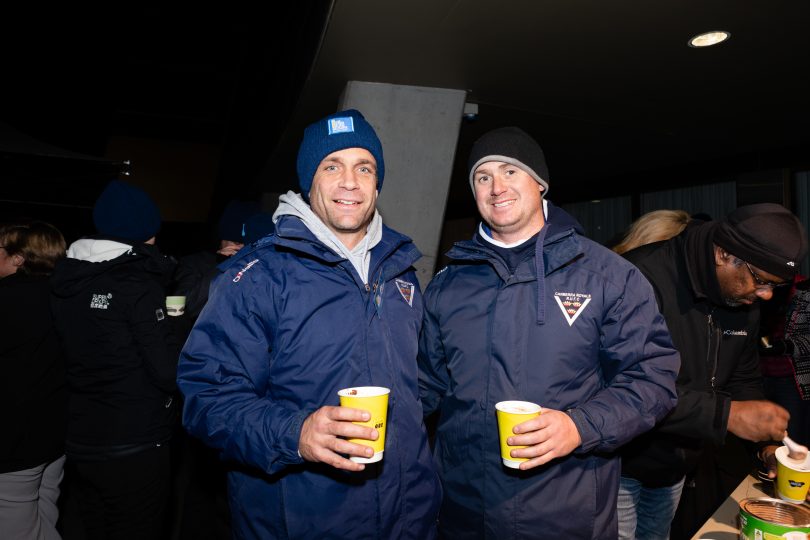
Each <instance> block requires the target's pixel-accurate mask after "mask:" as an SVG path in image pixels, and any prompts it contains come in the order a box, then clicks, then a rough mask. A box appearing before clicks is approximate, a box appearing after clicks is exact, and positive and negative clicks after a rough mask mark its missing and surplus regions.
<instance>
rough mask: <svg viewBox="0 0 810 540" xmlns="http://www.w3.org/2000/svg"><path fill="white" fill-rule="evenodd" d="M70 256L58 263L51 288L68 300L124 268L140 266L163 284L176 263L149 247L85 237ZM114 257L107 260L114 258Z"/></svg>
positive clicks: (148, 245)
mask: <svg viewBox="0 0 810 540" xmlns="http://www.w3.org/2000/svg"><path fill="white" fill-rule="evenodd" d="M68 254H69V256H68V257H67V258H64V259H62V260H60V261H59V262H57V263H56V267H55V268H54V272H53V275H52V276H51V285H52V288H53V293H54V294H55V295H56V296H57V297H60V298H67V297H70V296H74V295H76V294H79V293H81V292H82V291H83V290H84V289H85V288H86V286H87V284H88V283H89V282H92V281H93V280H95V279H97V278H98V277H99V276H100V275H102V274H104V273H106V272H109V271H110V270H112V269H114V268H118V267H122V266H125V265H133V266H137V267H138V269H139V270H140V271H142V272H146V273H147V274H150V275H152V276H153V277H154V278H155V279H157V280H158V281H159V282H160V283H162V284H163V285H167V284H168V283H169V280H170V279H171V275H172V272H173V270H174V267H175V264H176V262H175V260H174V259H173V258H171V257H168V256H166V255H163V254H162V253H160V251H159V250H158V248H157V247H156V246H153V245H150V244H135V245H127V244H122V243H121V242H118V241H115V240H110V239H106V238H82V239H80V240H77V241H76V242H74V243H73V244H71V246H70V249H69V250H68ZM111 256H112V258H108V257H111Z"/></svg>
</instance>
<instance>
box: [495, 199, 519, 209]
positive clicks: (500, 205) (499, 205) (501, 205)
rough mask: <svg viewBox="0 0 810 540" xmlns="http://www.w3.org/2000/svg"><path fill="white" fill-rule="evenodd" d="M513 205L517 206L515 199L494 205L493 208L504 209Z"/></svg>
mask: <svg viewBox="0 0 810 540" xmlns="http://www.w3.org/2000/svg"><path fill="white" fill-rule="evenodd" d="M512 204H515V200H514V199H510V200H508V201H502V202H497V203H492V206H494V207H495V208H504V207H505V206H510V205H512Z"/></svg>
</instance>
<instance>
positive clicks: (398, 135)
mask: <svg viewBox="0 0 810 540" xmlns="http://www.w3.org/2000/svg"><path fill="white" fill-rule="evenodd" d="M465 99H466V92H465V91H463V90H448V89H445V88H425V87H419V86H401V85H394V84H383V83H371V82H360V81H349V82H348V83H347V84H346V87H345V88H344V90H343V94H342V96H341V98H340V103H339V106H338V109H339V110H343V109H358V110H359V111H361V112H362V113H363V116H365V117H366V119H367V120H368V121H369V122H370V123H371V125H372V126H374V129H375V130H376V131H377V135H378V136H379V137H380V140H381V141H382V145H383V155H384V156H385V183H384V184H383V189H382V192H381V193H380V198H379V199H378V202H377V208H378V209H379V210H380V213H381V214H382V216H383V222H384V223H385V224H386V225H388V226H389V227H391V228H393V229H396V230H397V231H399V232H401V233H403V234H407V235H408V236H410V237H411V238H413V240H414V242H415V243H416V245H417V246H418V247H419V250H420V251H421V252H422V254H423V255H424V256H423V257H422V259H421V260H420V261H419V262H417V264H416V270H417V275H418V278H419V283H420V284H421V285H422V288H423V289H424V287H426V286H427V284H428V282H429V281H430V279H431V278H432V277H433V274H434V272H435V269H436V268H435V267H436V258H437V256H438V255H439V253H438V250H439V240H440V238H441V233H442V224H443V222H444V210H445V206H446V204H447V192H448V190H449V188H450V177H451V175H452V170H453V160H454V159H455V155H456V142H457V140H458V133H459V128H460V124H461V118H462V114H463V112H464V102H465Z"/></svg>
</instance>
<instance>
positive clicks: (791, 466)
mask: <svg viewBox="0 0 810 540" xmlns="http://www.w3.org/2000/svg"><path fill="white" fill-rule="evenodd" d="M776 461H777V464H776V492H777V494H778V495H779V497H780V498H781V499H783V500H786V501H788V502H792V503H803V502H804V498H805V497H807V488H808V487H810V463H808V462H810V456H808V458H807V459H805V460H804V461H798V462H797V461H796V460H793V459H790V458H789V457H788V449H787V447H786V446H780V447H779V448H777V449H776Z"/></svg>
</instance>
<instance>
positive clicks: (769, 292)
mask: <svg viewBox="0 0 810 540" xmlns="http://www.w3.org/2000/svg"><path fill="white" fill-rule="evenodd" d="M756 295H757V296H758V297H759V298H760V299H761V300H762V301H763V302H767V301H768V300H770V299H771V298H773V289H771V288H770V287H765V288H757V290H756Z"/></svg>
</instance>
